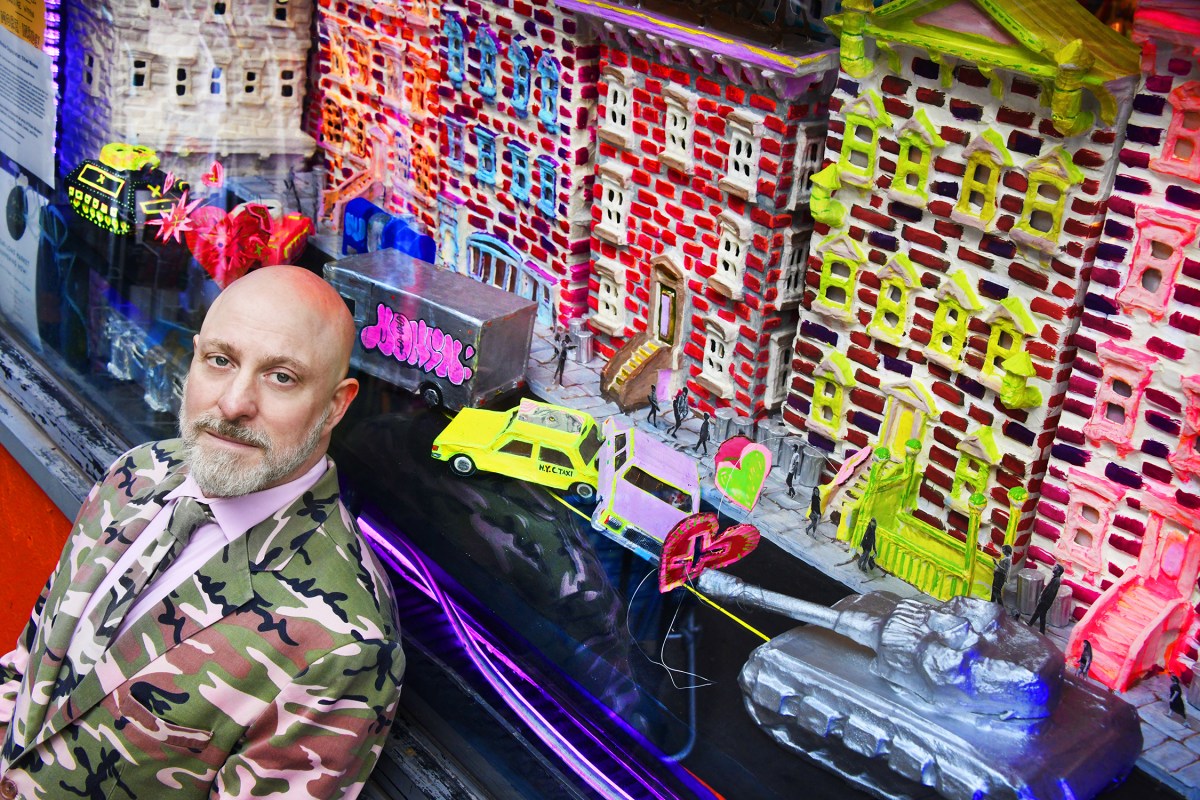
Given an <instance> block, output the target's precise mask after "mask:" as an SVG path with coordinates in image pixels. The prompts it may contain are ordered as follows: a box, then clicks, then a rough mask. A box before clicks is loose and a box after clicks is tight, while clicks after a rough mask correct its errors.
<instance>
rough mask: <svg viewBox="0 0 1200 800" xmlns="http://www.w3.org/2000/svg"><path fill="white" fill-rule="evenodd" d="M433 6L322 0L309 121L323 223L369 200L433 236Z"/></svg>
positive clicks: (419, 1)
mask: <svg viewBox="0 0 1200 800" xmlns="http://www.w3.org/2000/svg"><path fill="white" fill-rule="evenodd" d="M439 13H440V8H439V6H438V5H437V4H436V3H433V2H425V1H424V0H382V1H381V2H352V1H351V0H321V2H320V4H319V6H318V9H317V39H318V48H319V51H318V57H317V63H318V72H319V74H318V76H317V78H316V80H315V81H314V82H313V83H314V85H315V87H316V97H315V98H314V100H313V102H312V103H311V104H310V115H311V116H310V123H311V127H312V128H313V130H314V132H315V133H317V141H318V144H319V145H320V147H321V149H322V150H323V151H324V155H325V166H326V168H327V170H328V172H327V182H326V186H325V189H324V191H323V193H322V201H323V208H322V213H321V220H320V222H321V223H323V226H324V227H327V228H332V229H334V230H340V228H341V224H342V211H343V209H344V207H345V204H346V203H347V202H349V201H350V200H353V199H354V198H356V197H366V198H367V199H370V200H372V201H373V202H375V203H377V204H378V205H380V206H381V207H382V208H384V209H385V210H387V211H389V212H391V213H394V214H401V215H405V216H408V215H411V216H413V217H415V219H416V220H417V221H418V222H419V223H420V225H422V226H424V227H425V228H426V229H427V230H430V231H432V230H433V228H434V226H435V224H436V218H437V215H436V211H437V190H438V126H437V120H438V118H439V117H440V116H441V108H440V105H439V98H438V92H437V82H438V75H439V63H440V58H439V53H438V42H437V28H438V15H439Z"/></svg>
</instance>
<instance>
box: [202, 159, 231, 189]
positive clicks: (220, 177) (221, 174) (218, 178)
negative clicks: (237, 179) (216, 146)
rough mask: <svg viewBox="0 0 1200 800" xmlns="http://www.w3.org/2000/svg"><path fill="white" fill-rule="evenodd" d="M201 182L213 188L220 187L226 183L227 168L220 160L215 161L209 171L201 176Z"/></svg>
mask: <svg viewBox="0 0 1200 800" xmlns="http://www.w3.org/2000/svg"><path fill="white" fill-rule="evenodd" d="M200 182H201V183H203V184H204V185H205V186H208V187H210V188H212V189H220V188H221V187H222V186H224V185H225V168H224V167H222V166H221V162H220V161H214V162H213V163H212V166H211V167H209V168H208V173H207V174H205V175H201V176H200Z"/></svg>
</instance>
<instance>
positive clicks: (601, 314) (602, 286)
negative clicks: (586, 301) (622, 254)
mask: <svg viewBox="0 0 1200 800" xmlns="http://www.w3.org/2000/svg"><path fill="white" fill-rule="evenodd" d="M594 268H595V273H596V280H597V281H598V283H599V285H598V286H597V288H596V313H595V314H593V315H592V324H593V325H594V326H596V327H598V328H600V329H601V330H603V331H604V332H605V333H608V334H611V335H619V334H620V333H621V332H622V331H623V330H624V329H625V318H626V317H625V268H624V267H623V266H621V264H619V263H618V262H616V261H612V260H610V259H607V258H597V259H596V262H595V265H594ZM606 304H607V305H610V306H612V308H611V309H609V308H607V307H606Z"/></svg>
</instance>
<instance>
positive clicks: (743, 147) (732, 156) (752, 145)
mask: <svg viewBox="0 0 1200 800" xmlns="http://www.w3.org/2000/svg"><path fill="white" fill-rule="evenodd" d="M725 123H726V124H725V133H726V136H727V138H728V140H729V155H728V156H727V157H726V161H725V175H724V177H722V178H721V180H720V181H719V183H718V186H719V187H720V188H721V190H722V191H726V192H729V193H730V194H732V195H737V196H738V197H741V198H743V199H746V200H750V199H753V198H754V197H755V195H757V194H758V159H759V153H760V150H759V148H760V146H761V144H762V136H763V130H764V126H763V122H762V118H761V117H758V116H755V115H753V114H748V113H746V112H745V111H744V110H742V109H740V108H739V109H734V110H733V111H732V112H730V114H729V116H728V117H727V118H726V120H725Z"/></svg>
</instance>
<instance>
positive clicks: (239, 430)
mask: <svg viewBox="0 0 1200 800" xmlns="http://www.w3.org/2000/svg"><path fill="white" fill-rule="evenodd" d="M190 427H191V431H190V433H191V434H192V436H196V435H197V434H199V433H200V432H201V431H208V432H209V433H215V434H217V435H218V436H221V437H224V438H226V439H232V440H233V441H235V442H238V443H240V444H246V445H251V446H253V447H260V448H262V449H264V450H267V449H270V447H271V440H270V439H269V438H267V436H266V434H264V433H261V432H259V431H256V430H253V429H252V428H247V427H245V426H244V425H238V424H237V423H235V422H230V421H229V420H227V419H222V418H221V417H218V416H216V415H214V414H204V415H201V416H199V417H196V418H195V419H194V420H192V422H191V425H190Z"/></svg>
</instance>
